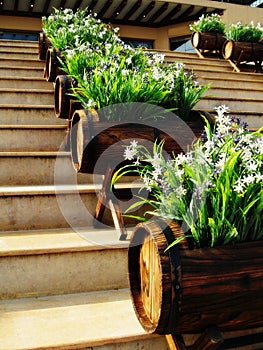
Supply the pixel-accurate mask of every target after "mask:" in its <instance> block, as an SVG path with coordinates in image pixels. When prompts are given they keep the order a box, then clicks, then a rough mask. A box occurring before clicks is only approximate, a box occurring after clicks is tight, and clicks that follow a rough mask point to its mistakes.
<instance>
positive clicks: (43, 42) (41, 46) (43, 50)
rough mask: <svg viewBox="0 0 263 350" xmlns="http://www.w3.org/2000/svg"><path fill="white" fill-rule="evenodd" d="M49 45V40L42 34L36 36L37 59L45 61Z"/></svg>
mask: <svg viewBox="0 0 263 350" xmlns="http://www.w3.org/2000/svg"><path fill="white" fill-rule="evenodd" d="M50 45H51V43H50V40H49V38H48V37H47V36H46V34H44V33H43V32H41V33H39V35H38V58H39V59H40V60H42V61H44V60H45V59H46V54H47V50H48V48H49V47H50Z"/></svg>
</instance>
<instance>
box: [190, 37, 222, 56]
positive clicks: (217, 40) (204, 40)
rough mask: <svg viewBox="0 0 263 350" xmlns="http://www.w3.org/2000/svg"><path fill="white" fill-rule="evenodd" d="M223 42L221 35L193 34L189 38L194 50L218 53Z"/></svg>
mask: <svg viewBox="0 0 263 350" xmlns="http://www.w3.org/2000/svg"><path fill="white" fill-rule="evenodd" d="M225 40H226V39H225V37H224V36H223V34H220V33H201V32H194V33H193V34H192V36H191V43H192V45H193V47H195V48H196V49H198V50H208V51H220V53H221V50H222V46H223V43H224V42H225Z"/></svg>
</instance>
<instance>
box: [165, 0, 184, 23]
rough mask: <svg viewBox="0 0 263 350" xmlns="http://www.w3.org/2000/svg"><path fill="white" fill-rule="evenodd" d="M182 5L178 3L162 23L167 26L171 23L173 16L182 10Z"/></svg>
mask: <svg viewBox="0 0 263 350" xmlns="http://www.w3.org/2000/svg"><path fill="white" fill-rule="evenodd" d="M181 8H182V5H181V4H178V5H176V6H175V7H174V8H173V9H172V10H171V11H170V12H169V13H168V14H167V15H166V16H165V17H164V18H163V20H162V23H161V25H162V26H165V25H167V24H169V23H170V20H171V18H173V16H175V15H176V14H177V13H178V12H180V11H181Z"/></svg>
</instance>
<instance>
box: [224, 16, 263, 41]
mask: <svg viewBox="0 0 263 350" xmlns="http://www.w3.org/2000/svg"><path fill="white" fill-rule="evenodd" d="M226 38H227V39H228V40H230V39H232V40H234V41H240V42H251V43H256V42H258V41H260V40H261V39H262V38H263V28H262V26H261V24H260V23H257V24H256V25H255V24H254V22H253V21H251V22H250V23H249V24H242V23H241V22H237V23H235V24H231V25H230V26H228V27H227V30H226Z"/></svg>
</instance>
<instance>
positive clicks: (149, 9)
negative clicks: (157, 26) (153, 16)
mask: <svg viewBox="0 0 263 350" xmlns="http://www.w3.org/2000/svg"><path fill="white" fill-rule="evenodd" d="M154 6H155V1H151V2H150V4H149V5H148V6H147V7H146V8H145V9H144V10H143V11H142V12H141V13H140V14H139V16H138V17H137V18H136V19H135V20H134V22H135V23H138V22H141V20H142V19H143V18H145V17H146V16H147V15H148V14H149V13H150V12H151V11H152V9H153V8H154Z"/></svg>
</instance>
